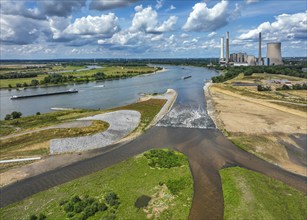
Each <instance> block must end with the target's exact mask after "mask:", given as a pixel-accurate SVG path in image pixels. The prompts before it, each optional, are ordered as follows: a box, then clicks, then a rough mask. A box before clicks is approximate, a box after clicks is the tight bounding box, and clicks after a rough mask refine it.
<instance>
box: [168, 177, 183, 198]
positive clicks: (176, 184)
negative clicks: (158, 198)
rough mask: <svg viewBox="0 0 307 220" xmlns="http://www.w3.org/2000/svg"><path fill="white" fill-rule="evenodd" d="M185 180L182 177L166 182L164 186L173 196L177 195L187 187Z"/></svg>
mask: <svg viewBox="0 0 307 220" xmlns="http://www.w3.org/2000/svg"><path fill="white" fill-rule="evenodd" d="M187 184H188V182H187V179H186V178H184V177H182V178H180V179H178V180H168V181H167V182H166V186H167V188H168V189H169V191H171V193H172V194H173V195H178V194H179V192H180V191H181V190H183V189H184V188H185V187H186V186H187Z"/></svg>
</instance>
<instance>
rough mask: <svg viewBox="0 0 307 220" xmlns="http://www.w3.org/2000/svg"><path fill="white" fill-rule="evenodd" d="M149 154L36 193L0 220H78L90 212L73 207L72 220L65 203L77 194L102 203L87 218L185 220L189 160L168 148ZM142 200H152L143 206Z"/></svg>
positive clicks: (3, 213)
mask: <svg viewBox="0 0 307 220" xmlns="http://www.w3.org/2000/svg"><path fill="white" fill-rule="evenodd" d="M145 155H146V156H144V154H142V155H139V156H136V157H134V158H131V159H128V160H126V161H123V162H121V163H119V164H116V165H114V166H112V167H109V168H107V169H104V170H102V171H99V172H96V173H93V174H91V175H88V176H85V177H82V178H79V179H76V180H73V181H71V182H68V183H66V184H63V185H60V186H57V187H53V188H51V189H49V190H46V191H43V192H40V193H37V194H35V195H33V196H31V197H29V198H27V199H25V200H23V201H21V202H18V203H15V204H12V205H10V206H8V207H5V208H3V209H1V210H0V218H1V219H29V217H30V216H31V215H36V216H38V215H39V214H43V215H45V216H46V217H47V218H46V219H78V218H81V216H82V215H84V214H83V213H84V212H86V211H84V210H83V211H81V212H78V211H77V210H76V209H72V210H70V212H69V213H72V214H69V215H70V216H71V215H73V217H68V213H67V212H66V211H65V209H66V208H67V207H66V206H67V205H66V204H64V205H63V203H64V202H65V201H66V203H71V202H69V201H71V199H72V198H73V197H74V196H76V195H77V196H79V197H80V198H81V199H82V200H85V199H86V198H87V196H88V197H89V198H93V200H95V201H97V203H98V206H99V208H98V210H99V211H97V212H95V213H94V215H92V216H91V217H89V218H88V219H148V218H150V219H187V218H188V214H189V210H190V207H191V202H192V195H193V181H192V176H191V173H190V170H189V165H188V161H187V159H186V157H185V156H184V155H182V154H180V153H178V152H174V151H169V150H154V151H149V152H147V153H146V154H145ZM169 158H171V159H169ZM164 167H170V168H164ZM110 192H113V193H115V194H116V195H117V197H118V201H119V202H117V205H116V206H115V208H114V207H113V206H112V205H108V203H107V202H106V200H107V198H106V195H108V194H109V193H110ZM142 197H143V198H144V197H145V198H148V200H149V201H148V200H147V201H143V202H140V198H142ZM63 201H64V202H63ZM102 203H106V204H107V205H106V206H107V207H108V208H107V210H104V211H102V209H100V207H101V204H102ZM118 203H119V204H118ZM61 204H62V205H61ZM65 207H66V208H65ZM76 212H78V213H76Z"/></svg>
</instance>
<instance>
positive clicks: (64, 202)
mask: <svg viewBox="0 0 307 220" xmlns="http://www.w3.org/2000/svg"><path fill="white" fill-rule="evenodd" d="M67 202H68V201H67V200H61V201H60V202H59V205H60V206H62V205H65V204H66V203H67Z"/></svg>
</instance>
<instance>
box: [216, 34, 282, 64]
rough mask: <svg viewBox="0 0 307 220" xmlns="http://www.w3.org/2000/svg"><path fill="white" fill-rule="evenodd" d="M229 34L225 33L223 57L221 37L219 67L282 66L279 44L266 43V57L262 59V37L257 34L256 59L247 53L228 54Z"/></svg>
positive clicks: (222, 40) (222, 39) (222, 38)
mask: <svg viewBox="0 0 307 220" xmlns="http://www.w3.org/2000/svg"><path fill="white" fill-rule="evenodd" d="M229 53H230V50H229V32H228V31H227V32H226V56H225V57H224V37H221V54H220V64H221V65H233V66H255V65H259V66H263V65H266V66H270V65H283V62H282V56H281V42H274V43H267V54H266V57H265V58H263V57H262V36H261V32H259V40H258V58H256V57H255V56H253V55H247V53H241V52H240V53H232V54H229Z"/></svg>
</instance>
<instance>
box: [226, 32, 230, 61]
mask: <svg viewBox="0 0 307 220" xmlns="http://www.w3.org/2000/svg"><path fill="white" fill-rule="evenodd" d="M228 63H229V32H228V31H227V32H226V64H228Z"/></svg>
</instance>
